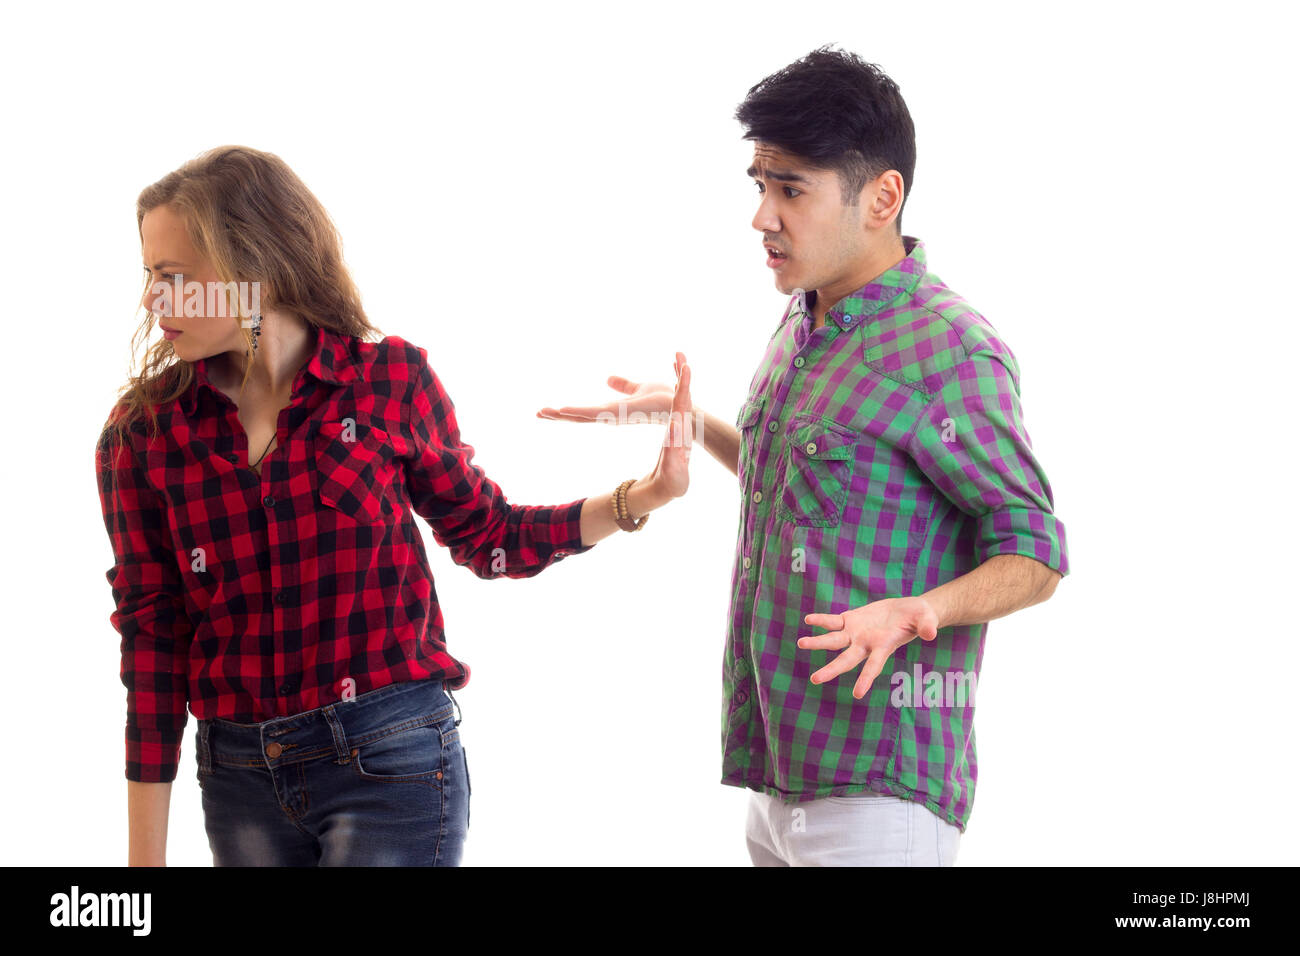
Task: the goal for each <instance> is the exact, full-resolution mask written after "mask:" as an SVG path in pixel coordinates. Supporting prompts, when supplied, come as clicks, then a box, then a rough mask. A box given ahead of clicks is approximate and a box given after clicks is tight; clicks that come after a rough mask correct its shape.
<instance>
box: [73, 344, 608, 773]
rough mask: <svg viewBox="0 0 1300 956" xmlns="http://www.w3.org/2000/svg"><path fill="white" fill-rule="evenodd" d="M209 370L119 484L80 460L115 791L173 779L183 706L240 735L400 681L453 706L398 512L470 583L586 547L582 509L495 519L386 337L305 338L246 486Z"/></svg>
mask: <svg viewBox="0 0 1300 956" xmlns="http://www.w3.org/2000/svg"><path fill="white" fill-rule="evenodd" d="M206 364H207V363H206V360H199V361H198V362H196V363H195V367H194V370H195V382H194V384H193V385H192V386H191V388H190V389H189V390H188V391H187V392H185V393H184V394H182V395H181V396H180V397H179V398H178V399H176V400H175V401H173V402H169V403H166V404H165V405H163V406H161V407H160V408H159V426H160V428H161V434H160V435H159V436H158V437H157V438H156V439H154V440H152V441H150V440H148V439H147V437H146V436H147V432H146V428H147V427H148V426H147V424H143V423H140V424H137V426H136V427H135V428H134V429H133V432H132V435H131V443H130V445H129V447H128V448H127V449H125V450H124V452H123V454H122V456H121V459H120V461H119V462H118V469H117V470H116V471H114V470H113V468H112V467H111V464H110V461H109V455H108V447H109V446H108V445H107V441H106V438H105V437H101V440H100V444H99V446H98V448H97V453H96V462H95V464H96V471H97V474H98V480H99V493H100V501H101V503H102V506H103V510H104V523H105V526H106V527H107V528H108V535H109V539H110V541H111V543H112V548H113V556H114V559H115V560H114V564H113V567H112V568H111V569H110V570H109V571H108V572H107V577H108V581H109V583H110V584H111V585H112V588H113V599H114V601H115V602H116V604H117V609H116V610H115V611H114V612H113V613H112V615H111V616H110V620H111V622H112V624H113V626H114V628H116V629H117V631H118V632H119V633H120V634H121V636H122V669H121V677H122V682H123V683H124V684H125V685H126V688H127V721H126V776H127V779H129V780H141V781H167V780H172V779H174V778H175V776H176V770H177V765H178V763H179V761H180V745H181V736H182V734H183V732H184V730H185V722H186V720H187V716H186V702H187V701H188V703H189V709H190V711H191V712H193V714H194V715H195V717H198V718H213V717H222V718H225V719H227V720H233V721H239V722H241V723H252V722H257V721H262V720H268V719H270V718H273V717H284V716H289V715H292V714H296V713H301V712H302V711H306V710H312V709H314V708H316V707H321V706H323V705H325V704H329V703H334V702H336V701H339V700H341V699H343V698H344V697H345V696H351V695H352V693H355V694H358V695H359V694H363V693H365V692H366V691H370V690H375V689H377V688H379V687H383V686H385V685H388V684H392V683H397V682H399V681H407V680H416V679H420V678H424V677H441V678H443V679H444V680H446V681H447V684H448V686H449V687H451V688H453V689H454V688H458V687H462V686H464V684H465V683H466V681H468V680H469V668H468V667H467V666H466V665H464V664H462V663H461V662H460V661H458V660H456V659H455V658H454V657H452V656H451V655H450V654H449V653H448V652H447V646H446V643H445V641H444V639H443V625H442V611H441V609H440V608H439V606H438V600H437V597H436V596H435V594H434V587H433V575H432V573H431V571H430V569H429V563H428V559H427V556H426V554H425V549H424V541H423V539H422V538H421V536H420V532H419V529H418V527H417V526H416V523H415V519H414V517H413V516H412V513H413V512H414V514H418V515H420V516H421V517H423V518H424V519H425V520H426V521H427V522H428V523H429V525H430V527H431V528H432V529H433V535H434V538H435V539H436V540H437V542H438V543H439V544H441V545H443V546H444V547H447V548H449V549H450V551H451V555H452V559H453V560H454V561H455V562H456V563H457V564H460V565H464V566H467V567H469V568H470V569H471V570H472V571H473V572H474V573H475V574H477V575H478V576H479V577H483V578H491V577H513V578H521V577H529V576H531V575H534V574H536V573H538V572H539V571H541V570H542V569H543V568H545V567H547V566H549V565H550V564H552V563H553V562H555V561H557V560H559V559H561V558H562V557H563V556H564V555H567V554H579V553H581V552H583V551H587V550H590V548H591V547H592V546H591V545H588V546H585V547H584V546H583V544H582V536H581V532H580V530H579V516H580V514H581V511H582V503H583V500H584V499H579V500H577V501H574V502H571V503H569V504H566V505H559V506H555V507H540V506H521V505H511V504H509V503H508V502H507V501H506V497H505V495H504V494H503V493H502V491H501V489H500V487H498V486H497V485H496V483H495V482H493V481H492V480H491V479H490V478H488V477H487V476H486V475H485V474H484V473H483V471H482V470H481V469H480V468H479V467H478V466H477V465H475V464H473V463H472V462H471V457H472V455H473V454H474V449H473V448H472V447H471V446H470V445H466V444H464V443H463V442H462V441H461V439H460V431H459V429H458V428H457V426H456V416H455V412H454V408H453V406H452V402H451V399H450V398H448V397H447V395H446V393H445V392H444V391H443V389H442V384H441V383H440V382H439V381H438V377H437V376H436V375H435V374H434V372H433V369H432V368H430V367H429V363H428V355H427V353H426V351H425V350H424V349H422V348H418V347H416V346H414V345H412V344H410V343H409V342H406V341H404V340H403V339H400V338H398V337H397V336H391V335H390V336H388V337H387V338H385V339H384V340H383V341H382V342H379V343H368V342H364V341H362V340H361V339H358V338H356V337H353V336H348V335H343V334H340V333H337V332H332V331H330V330H328V329H319V330H318V338H317V345H316V351H315V354H314V355H313V356H312V357H311V359H310V360H309V361H308V362H307V364H306V365H305V366H304V367H303V369H302V370H301V371H299V373H298V375H297V377H296V378H295V380H294V383H293V397H292V399H291V401H290V403H289V405H288V407H286V408H285V409H284V410H283V411H282V412H281V413H280V420H279V432H278V435H279V439H280V440H279V444H278V445H277V447H276V448H275V449H274V450H273V451H272V452H271V453H270V454H268V455H267V456H266V458H265V459H264V460H263V461H262V473H261V475H260V476H259V475H258V474H257V473H256V472H254V471H253V470H252V469H250V468H249V467H248V460H249V456H248V447H247V439H246V437H245V434H244V431H243V428H242V426H241V425H240V423H239V419H238V417H237V409H236V407H235V405H234V403H233V402H231V400H230V398H229V397H228V396H226V395H225V394H223V393H222V392H221V391H220V390H218V389H216V388H215V387H213V386H212V385H211V384H210V383H209V382H208V380H207V378H206V375H205V366H206ZM115 477H116V481H115V480H114V478H115Z"/></svg>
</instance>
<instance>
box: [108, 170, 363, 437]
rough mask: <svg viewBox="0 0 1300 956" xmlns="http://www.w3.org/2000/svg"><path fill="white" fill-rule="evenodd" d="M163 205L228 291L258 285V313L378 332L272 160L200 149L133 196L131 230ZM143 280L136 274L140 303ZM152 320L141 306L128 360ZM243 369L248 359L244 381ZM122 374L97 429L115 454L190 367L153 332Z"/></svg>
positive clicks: (184, 383)
mask: <svg viewBox="0 0 1300 956" xmlns="http://www.w3.org/2000/svg"><path fill="white" fill-rule="evenodd" d="M163 205H167V206H170V207H171V208H172V209H173V210H175V211H176V212H177V213H178V214H180V215H181V216H182V217H183V218H184V219H185V223H186V227H187V231H188V234H189V238H190V241H191V242H192V243H193V244H194V248H195V249H196V250H197V251H198V252H199V254H200V255H202V256H204V257H206V258H207V259H208V261H210V262H211V263H212V266H213V269H214V271H215V272H216V274H217V276H218V278H219V279H220V281H221V282H222V283H225V284H226V288H227V289H228V290H230V289H233V288H235V286H232V285H230V283H240V282H254V281H257V282H260V283H261V286H260V297H261V309H262V311H263V312H265V311H266V310H268V309H272V308H274V309H277V310H279V311H281V312H286V313H290V314H293V315H297V316H299V317H301V318H302V319H304V320H305V321H306V322H307V323H308V324H310V325H313V326H321V327H324V328H327V329H332V330H334V331H337V332H342V333H345V334H348V335H355V336H357V337H358V338H365V337H366V336H367V335H376V336H378V335H380V332H379V330H378V329H376V328H375V327H374V326H372V325H371V324H370V322H369V321H368V320H367V318H366V313H365V310H364V309H363V308H362V307H361V293H360V291H359V290H358V289H357V286H356V283H355V282H353V280H352V276H351V275H350V273H349V272H348V269H347V266H346V265H345V264H344V262H343V243H342V239H341V237H340V236H339V233H338V229H337V228H336V227H335V225H334V223H333V221H332V220H331V219H330V217H329V214H328V213H327V212H326V211H325V207H324V206H322V205H321V203H320V201H319V200H318V199H317V198H316V197H315V196H314V195H313V194H312V192H311V190H309V189H308V188H307V187H306V185H304V183H303V182H302V180H301V179H299V178H298V176H297V175H296V174H295V173H294V172H293V170H291V169H290V168H289V166H288V165H287V164H286V163H285V162H284V160H282V159H280V157H278V156H276V155H274V154H272V153H264V152H262V151H260V150H256V149H250V148H248V147H246V146H219V147H217V148H215V149H210V150H208V151H207V152H205V153H202V154H201V155H199V156H196V157H195V158H194V159H191V160H190V161H189V162H187V163H185V164H184V165H183V166H181V167H180V168H178V169H176V170H174V171H173V172H170V173H168V174H167V175H166V176H164V177H163V178H162V179H160V180H158V181H157V182H156V183H154V184H153V185H151V186H147V187H146V188H145V189H144V190H143V191H142V192H141V193H140V195H139V197H138V198H137V199H136V225H137V227H141V224H142V223H143V221H144V216H145V213H147V212H149V211H150V210H151V209H156V208H157V207H159V206H163ZM141 241H142V242H143V232H141ZM152 281H153V278H152V276H148V275H147V276H146V277H145V288H144V289H143V290H141V299H142V300H143V297H144V292H145V291H147V290H148V288H149V286H150V284H151V283H152ZM230 304H231V306H232V309H233V308H236V307H237V305H236V303H234V302H233V301H232V302H231V303H230ZM227 314H229V315H235V314H237V313H236V312H235V311H230V312H228V313H227ZM156 324H157V318H156V316H155V315H154V314H153V313H152V312H150V313H147V314H146V316H145V318H144V319H143V321H142V322H141V323H140V325H139V326H138V327H137V328H136V331H135V333H134V335H132V337H131V349H130V351H131V359H132V365H133V366H134V365H135V364H136V362H137V361H138V352H139V350H140V346H141V345H142V344H143V343H144V342H145V341H146V340H147V339H148V336H149V334H150V332H152V331H153V329H154V327H155V326H156ZM241 331H242V332H243V335H244V338H245V339H246V340H247V349H248V354H249V355H250V359H251V357H252V356H255V355H256V352H254V351H253V349H252V332H251V330H250V329H247V328H242V326H241ZM251 368H252V361H251V360H250V362H249V363H248V365H247V367H246V369H245V373H244V381H245V382H247V381H248V371H249V370H251ZM128 375H129V379H128V382H127V384H126V385H124V386H123V387H122V388H121V389H120V390H119V394H118V401H117V404H116V405H115V406H114V408H113V410H112V411H111V412H110V413H109V416H108V420H107V421H106V422H105V424H104V427H103V430H102V432H101V434H100V444H101V446H103V445H104V444H105V440H106V439H107V438H108V437H109V436H110V433H111V435H112V436H113V438H114V444H115V455H114V458H115V460H116V450H120V449H121V447H122V446H124V445H125V444H126V443H127V434H128V432H130V431H131V430H132V428H133V427H134V426H135V424H136V423H137V422H140V421H142V419H144V418H145V417H146V416H147V417H148V418H149V422H150V428H151V431H150V434H151V437H152V436H156V435H157V434H158V407H159V406H160V405H162V404H165V403H166V402H169V401H172V400H173V399H176V398H178V397H179V396H181V395H182V394H184V393H185V391H186V389H188V388H189V387H190V385H191V383H192V382H193V381H194V366H193V364H192V363H190V362H186V361H184V360H183V359H180V358H178V357H177V355H176V353H175V351H174V350H173V349H172V344H171V342H169V341H167V340H166V339H159V340H158V341H157V342H156V343H154V345H153V346H151V347H150V348H149V349H148V350H147V352H146V353H145V356H144V360H143V362H142V363H141V364H140V368H139V371H134V370H129V371H128ZM241 388H242V383H241Z"/></svg>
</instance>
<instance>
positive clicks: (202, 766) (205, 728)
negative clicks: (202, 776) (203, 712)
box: [194, 720, 212, 773]
mask: <svg viewBox="0 0 1300 956" xmlns="http://www.w3.org/2000/svg"><path fill="white" fill-rule="evenodd" d="M211 733H212V721H210V720H200V721H199V724H198V727H197V728H196V730H195V734H194V749H195V751H196V752H197V754H198V757H199V773H212V747H211V745H210V744H209V743H208V739H209V735H210V734H211Z"/></svg>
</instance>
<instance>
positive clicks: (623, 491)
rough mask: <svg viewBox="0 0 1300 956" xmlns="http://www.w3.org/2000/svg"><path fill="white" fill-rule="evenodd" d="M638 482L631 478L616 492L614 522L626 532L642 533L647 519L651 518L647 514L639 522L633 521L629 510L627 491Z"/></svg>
mask: <svg viewBox="0 0 1300 956" xmlns="http://www.w3.org/2000/svg"><path fill="white" fill-rule="evenodd" d="M636 481H637V480H636V479H635V478H629V479H628V480H627V481H625V482H623V483H622V484H621V485H619V486H618V488H617V489H616V490H615V492H614V497H613V505H614V521H615V522H617V524H618V526H619V527H620V528H622V529H623V530H624V531H640V530H641V528H642V526H643V525H644V524H645V523H646V519H647V518H649V517H650V516H649V515H648V514H645V515H642V516H641V517H640V518H639V519H638V520H636V521H633V520H632V513H631V512H630V511H628V509H627V490H628V489H629V488H631V487H632V486H633V485H634V484H636Z"/></svg>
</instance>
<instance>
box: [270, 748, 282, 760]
mask: <svg viewBox="0 0 1300 956" xmlns="http://www.w3.org/2000/svg"><path fill="white" fill-rule="evenodd" d="M282 753H284V748H283V747H281V746H280V745H279V744H267V745H266V755H267V756H268V757H270V758H271V759H272V760H274V759H275V758H276V757H278V756H280V754H282Z"/></svg>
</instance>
